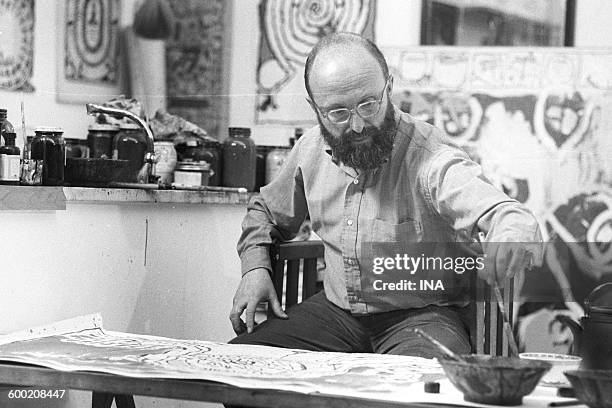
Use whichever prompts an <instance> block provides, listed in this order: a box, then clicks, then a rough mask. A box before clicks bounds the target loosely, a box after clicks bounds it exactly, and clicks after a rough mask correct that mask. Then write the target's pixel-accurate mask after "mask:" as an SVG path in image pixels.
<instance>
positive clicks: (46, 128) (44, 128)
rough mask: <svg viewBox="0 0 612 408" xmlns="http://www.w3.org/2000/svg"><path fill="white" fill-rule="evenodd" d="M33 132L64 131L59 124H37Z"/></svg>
mask: <svg viewBox="0 0 612 408" xmlns="http://www.w3.org/2000/svg"><path fill="white" fill-rule="evenodd" d="M34 133H64V129H62V128H61V127H59V126H38V127H37V128H35V129H34Z"/></svg>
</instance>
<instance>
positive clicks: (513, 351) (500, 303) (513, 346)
mask: <svg viewBox="0 0 612 408" xmlns="http://www.w3.org/2000/svg"><path fill="white" fill-rule="evenodd" d="M478 239H479V241H480V243H481V245H482V242H483V241H484V239H485V235H484V234H483V233H482V232H479V233H478ZM492 286H493V293H494V294H495V299H496V301H497V307H499V312H500V313H501V315H502V319H503V320H504V333H505V335H506V338H507V339H508V346H509V347H510V356H511V357H518V355H519V350H518V346H517V343H516V339H515V338H514V333H513V332H512V326H511V325H510V318H509V317H508V313H506V307H505V303H504V297H503V296H502V294H501V290H500V289H499V284H498V283H497V279H496V277H494V278H493V284H492Z"/></svg>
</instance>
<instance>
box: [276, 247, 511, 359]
mask: <svg viewBox="0 0 612 408" xmlns="http://www.w3.org/2000/svg"><path fill="white" fill-rule="evenodd" d="M270 254H271V257H272V269H273V276H272V281H273V283H274V288H275V289H276V294H277V296H278V299H279V301H280V302H281V305H282V306H283V308H285V309H286V308H288V307H291V306H293V305H295V304H297V303H299V302H301V301H303V300H305V299H307V298H308V297H310V296H312V295H314V294H315V293H316V292H317V291H318V290H319V289H320V287H319V286H318V285H317V258H322V257H323V254H324V246H323V243H322V242H321V241H290V242H282V243H278V244H275V245H273V246H272V247H271V249H270ZM472 279H473V281H472V283H471V287H472V288H475V293H473V296H472V297H471V298H472V299H473V300H474V302H473V304H472V305H471V306H470V307H471V311H472V316H471V318H470V341H471V343H472V352H474V353H478V354H490V355H496V356H507V355H508V354H509V345H508V341H507V339H506V336H505V335H504V332H503V319H502V316H501V313H500V312H499V309H498V306H497V302H496V299H495V296H494V294H493V290H492V288H491V287H490V286H489V285H487V284H486V282H484V281H483V280H482V279H478V278H477V277H476V276H475V275H473V277H472ZM513 285H514V281H511V282H510V284H508V285H506V287H505V289H504V293H503V297H504V299H513V298H514V288H513ZM505 308H506V313H507V315H508V317H509V319H510V325H511V326H512V316H513V303H512V302H511V301H510V302H508V301H506V302H505ZM270 314H271V310H268V316H270Z"/></svg>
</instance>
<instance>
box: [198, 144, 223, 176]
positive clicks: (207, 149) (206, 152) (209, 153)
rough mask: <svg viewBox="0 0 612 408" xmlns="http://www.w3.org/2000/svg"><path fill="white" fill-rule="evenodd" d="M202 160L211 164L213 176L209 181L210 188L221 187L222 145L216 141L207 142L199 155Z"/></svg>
mask: <svg viewBox="0 0 612 408" xmlns="http://www.w3.org/2000/svg"><path fill="white" fill-rule="evenodd" d="M199 158H200V160H204V161H205V162H207V163H208V164H210V170H211V171H212V175H211V176H210V179H209V180H208V185H209V186H219V185H221V168H222V160H221V143H219V142H217V141H216V140H206V141H205V142H204V146H203V147H202V149H201V151H200V155H199Z"/></svg>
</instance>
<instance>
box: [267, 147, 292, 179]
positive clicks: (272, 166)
mask: <svg viewBox="0 0 612 408" xmlns="http://www.w3.org/2000/svg"><path fill="white" fill-rule="evenodd" d="M290 151H291V150H290V149H289V147H283V146H278V147H275V148H274V149H272V150H270V151H269V152H268V155H267V156H266V184H269V183H270V182H271V181H272V180H274V179H275V178H276V176H277V175H278V173H280V171H281V169H282V168H283V165H284V164H285V160H287V157H288V156H289V152H290Z"/></svg>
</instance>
